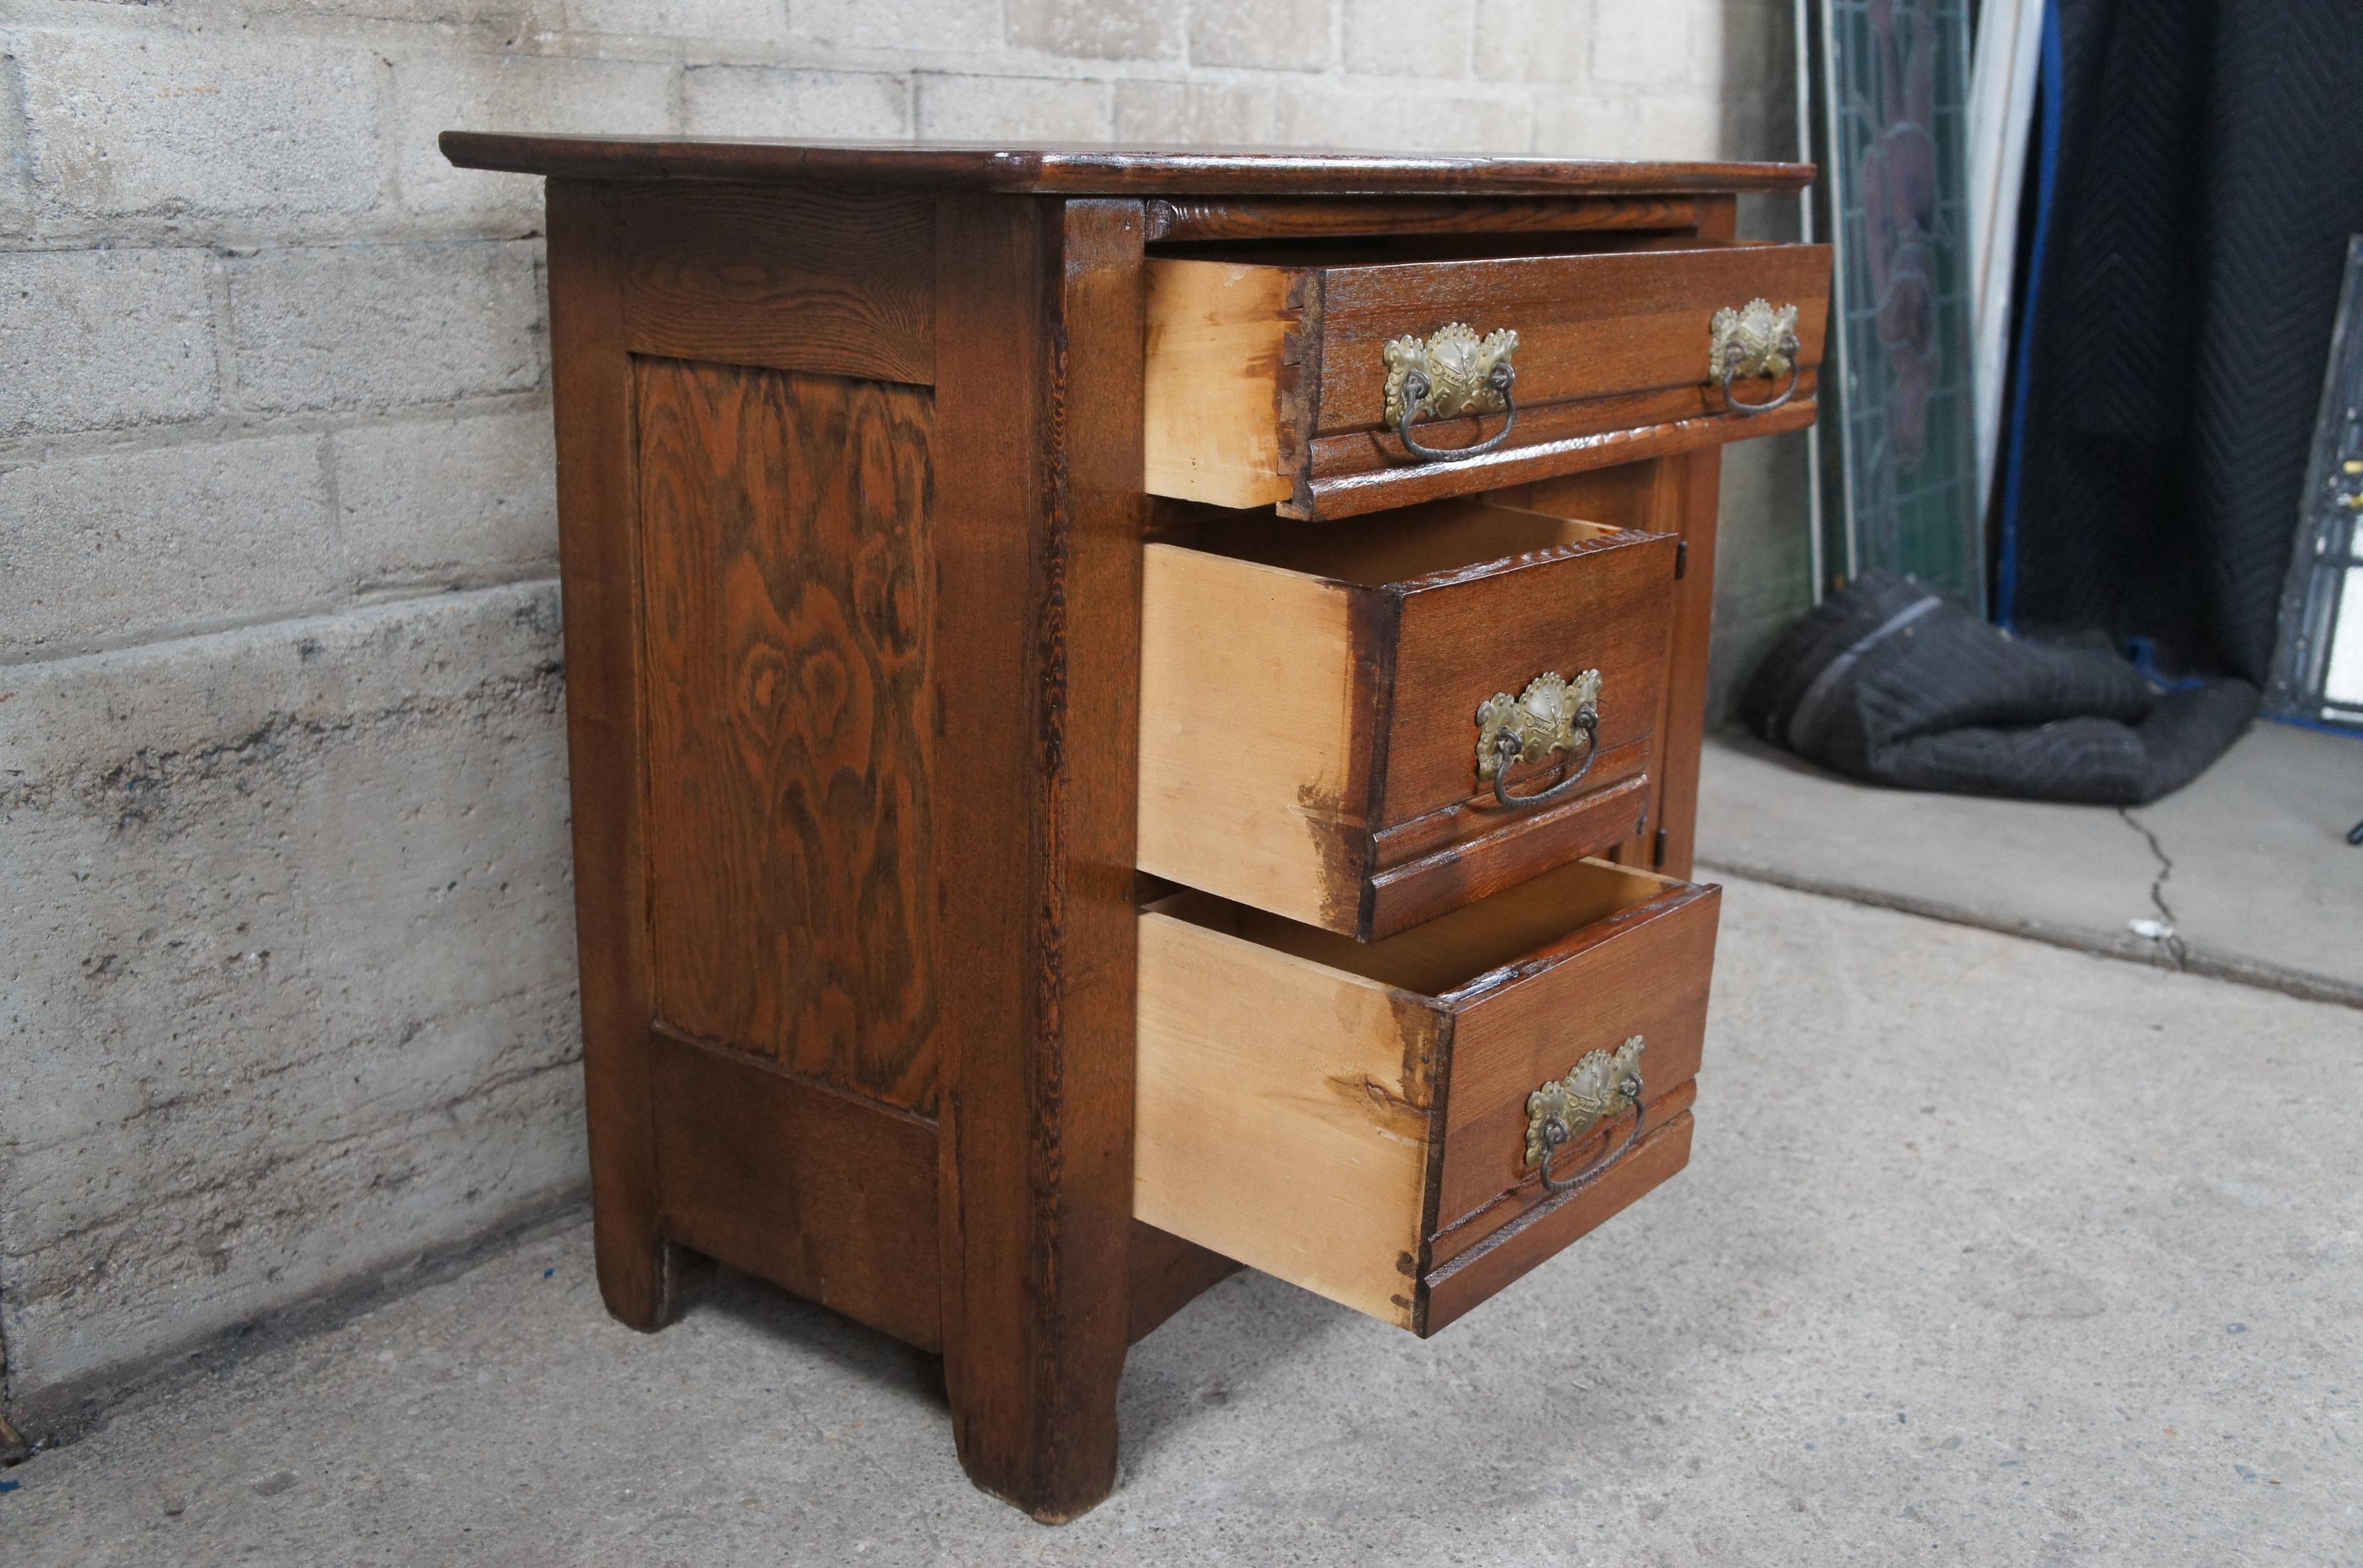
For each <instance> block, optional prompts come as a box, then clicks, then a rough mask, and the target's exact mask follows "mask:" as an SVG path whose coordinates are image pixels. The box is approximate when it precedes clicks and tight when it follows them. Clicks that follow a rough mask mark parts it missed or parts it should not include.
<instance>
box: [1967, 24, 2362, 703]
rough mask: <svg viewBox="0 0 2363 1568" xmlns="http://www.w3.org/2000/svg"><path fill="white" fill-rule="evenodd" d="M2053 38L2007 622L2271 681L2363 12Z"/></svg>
mask: <svg viewBox="0 0 2363 1568" xmlns="http://www.w3.org/2000/svg"><path fill="white" fill-rule="evenodd" d="M2058 24H2059V52H2058V78H2057V81H2058V109H2059V116H2060V119H2059V134H2058V156H2057V159H2056V160H2055V162H2054V165H2053V183H2052V187H2051V198H2050V204H2049V213H2048V221H2047V225H2046V227H2045V235H2044V238H2043V241H2042V245H2041V258H2040V262H2039V267H2038V271H2037V273H2036V278H2035V289H2034V303H2033V311H2034V315H2033V317H2032V329H2031V337H2029V339H2028V342H2027V350H2026V353H2025V357H2024V359H2023V360H2022V362H2021V366H2020V373H2021V375H2022V377H2023V378H2024V384H2025V400H2026V401H2025V419H2024V425H2023V434H2022V435H2021V436H2020V437H2019V439H2020V442H2021V447H2020V450H2019V453H2018V457H2019V459H2020V463H2021V468H2020V471H2019V478H2018V481H2017V483H2016V485H2015V488H2014V494H2015V500H2014V501H2013V500H2012V499H2011V498H2010V492H2006V494H2005V501H2004V506H2005V519H2004V524H2005V534H2004V537H2003V540H2002V562H2003V564H2002V584H2001V588H2002V595H2003V599H2002V608H2003V610H2004V611H2005V613H2007V614H2008V616H2009V618H2010V620H2011V622H2012V623H2013V624H2014V626H2015V627H2016V628H2017V629H2018V630H2020V631H2022V632H2024V633H2026V634H2030V635H2036V636H2046V635H2050V636H2071V635H2087V636H2089V635H2090V634H2091V633H2093V632H2096V631H2097V632H2100V633H2102V634H2105V635H2107V637H2108V638H2109V639H2110V641H2111V642H2112V643H2113V644H2115V645H2117V646H2124V645H2125V644H2126V643H2127V642H2129V641H2130V640H2132V639H2134V638H2147V639H2150V640H2151V641H2152V642H2153V643H2154V644H2155V646H2156V648H2157V651H2158V660H2159V663H2160V665H2161V666H2162V667H2163V668H2166V669H2168V670H2169V671H2178V672H2180V671H2191V672H2200V673H2213V674H2225V675H2233V676H2237V677H2240V678H2242V679H2247V680H2249V681H2252V682H2255V683H2258V684H2259V685H2261V684H2262V683H2263V681H2264V679H2265V676H2266V672H2267V667H2268V665H2269V662H2270V660H2271V657H2272V648H2273V624H2274V618H2275V613H2276V611H2277V609H2278V607H2279V604H2280V591H2281V581H2282V577H2283V574H2284V572H2285V571H2286V569H2287V568H2288V565H2289V556H2290V549H2291V541H2292V540H2293V538H2294V536H2295V533H2296V527H2297V512H2298V502H2299V491H2300V490H2301V488H2302V485H2303V482H2304V475H2305V461H2306V450H2307V446H2308V442H2309V440H2310V438H2311V436H2312V434H2313V423H2314V415H2315V411H2316V408H2317V405H2318V404H2319V403H2320V400H2321V395H2322V380H2323V370H2324V364H2325V362H2326V360H2327V358H2328V354H2329V345H2330V333H2331V326H2332V317H2333V315H2335V311H2336V307H2337V300H2338V285H2339V272H2340V268H2341V264H2342V262H2343V260H2344V258H2345V252H2346V237H2347V236H2348V235H2350V234H2353V233H2357V232H2363V0H2223V3H2222V4H2216V5H2205V4H2197V3H2195V0H2059V10H2058ZM2047 84H2048V79H2047ZM2038 160H2039V152H2038ZM2005 482H2006V483H2007V482H2008V480H2007V478H2006V479H2005Z"/></svg>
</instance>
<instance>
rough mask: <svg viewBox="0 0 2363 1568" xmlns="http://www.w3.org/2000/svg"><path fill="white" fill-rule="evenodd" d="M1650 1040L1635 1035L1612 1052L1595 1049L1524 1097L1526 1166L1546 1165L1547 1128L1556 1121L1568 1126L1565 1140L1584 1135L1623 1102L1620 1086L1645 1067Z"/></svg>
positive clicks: (1572, 1141) (1571, 1140) (1576, 1139)
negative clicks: (1643, 1060) (1643, 1059)
mask: <svg viewBox="0 0 2363 1568" xmlns="http://www.w3.org/2000/svg"><path fill="white" fill-rule="evenodd" d="M1646 1044H1647V1042H1646V1041H1645V1040H1644V1039H1643V1037H1642V1036H1640V1035H1638V1034H1636V1035H1634V1036H1633V1037H1632V1038H1631V1039H1629V1040H1627V1041H1625V1043H1624V1044H1622V1045H1619V1046H1618V1047H1617V1048H1616V1049H1615V1050H1614V1051H1592V1052H1588V1053H1586V1054H1585V1055H1584V1058H1583V1060H1581V1061H1580V1062H1578V1063H1577V1064H1576V1065H1575V1066H1573V1067H1572V1068H1571V1069H1570V1070H1569V1072H1568V1075H1567V1077H1563V1078H1555V1079H1553V1080H1552V1081H1551V1082H1549V1083H1547V1084H1545V1085H1543V1087H1542V1088H1538V1089H1537V1090H1535V1092H1534V1093H1532V1094H1530V1095H1528V1096H1526V1164H1528V1165H1540V1164H1542V1159H1543V1155H1544V1154H1546V1153H1548V1149H1549V1145H1548V1143H1546V1142H1545V1140H1544V1138H1543V1127H1544V1125H1545V1124H1546V1123H1548V1122H1549V1121H1554V1120H1556V1121H1558V1122H1559V1124H1560V1125H1561V1126H1563V1127H1565V1128H1566V1129H1567V1136H1566V1137H1565V1138H1564V1139H1563V1140H1561V1142H1564V1143H1575V1142H1577V1141H1578V1140H1580V1139H1581V1138H1582V1136H1583V1135H1584V1134H1585V1133H1586V1132H1591V1131H1592V1128H1593V1127H1595V1126H1597V1125H1598V1124H1599V1122H1600V1119H1601V1118H1602V1117H1603V1116H1605V1115H1607V1114H1608V1113H1609V1112H1610V1111H1611V1110H1614V1109H1615V1108H1616V1107H1618V1106H1620V1105H1622V1104H1624V1103H1625V1096H1624V1094H1623V1093H1622V1092H1621V1090H1620V1088H1619V1086H1620V1085H1622V1084H1623V1083H1624V1082H1625V1079H1626V1078H1628V1077H1633V1076H1635V1075H1636V1074H1638V1073H1639V1072H1640V1070H1641V1052H1642V1051H1643V1049H1644V1048H1645V1046H1646Z"/></svg>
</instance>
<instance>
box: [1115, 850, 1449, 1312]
mask: <svg viewBox="0 0 2363 1568" xmlns="http://www.w3.org/2000/svg"><path fill="white" fill-rule="evenodd" d="M1167 907H1168V906H1159V908H1157V909H1153V910H1151V911H1148V912H1146V913H1144V914H1142V915H1141V916H1140V1032H1139V1041H1140V1044H1139V1050H1140V1074H1139V1110H1138V1112H1137V1155H1136V1164H1135V1181H1136V1187H1135V1191H1136V1198H1135V1200H1134V1212H1135V1213H1136V1214H1137V1215H1138V1216H1139V1217H1140V1218H1141V1219H1142V1220H1146V1221H1148V1223H1149V1224H1151V1225H1155V1226H1157V1227H1158V1228H1159V1229H1160V1230H1164V1231H1171V1232H1172V1233H1173V1234H1175V1235H1177V1236H1181V1237H1183V1238H1185V1239H1187V1240H1189V1241H1193V1242H1197V1243H1198V1244H1199V1245H1201V1246H1204V1247H1206V1248H1208V1249H1210V1250H1212V1251H1214V1252H1217V1253H1222V1254H1224V1255H1225V1256H1226V1257H1235V1258H1237V1259H1238V1260H1239V1261H1240V1262H1242V1263H1244V1264H1248V1266H1249V1267H1251V1268H1259V1269H1261V1270H1263V1271H1264V1272H1265V1273H1267V1274H1272V1275H1279V1276H1280V1277H1281V1278H1282V1279H1285V1280H1288V1281H1289V1282H1290V1283H1292V1284H1294V1285H1299V1286H1304V1288H1305V1289H1307V1290H1310V1291H1313V1292H1315V1294H1317V1295H1321V1296H1326V1297H1328V1298H1329V1299H1330V1300H1332V1301H1337V1302H1342V1303H1343V1304H1345V1305H1346V1306H1348V1307H1351V1308H1353V1309H1355V1310H1357V1311H1359V1312H1366V1313H1369V1314H1370V1316H1371V1317H1374V1318H1377V1319H1379V1320H1381V1321H1383V1322H1390V1323H1393V1324H1395V1325H1397V1326H1398V1327H1402V1328H1409V1327H1410V1326H1411V1323H1412V1310H1413V1294H1414V1286H1415V1284H1416V1282H1417V1259H1418V1252H1419V1245H1420V1237H1421V1219H1422V1216H1423V1213H1424V1211H1425V1200H1426V1188H1427V1157H1428V1153H1427V1151H1428V1139H1429V1134H1430V1132H1431V1122H1432V1118H1433V1104H1434V1088H1435V1083H1436V1078H1437V1069H1438V1067H1439V1066H1440V1065H1441V1060H1442V1057H1443V1054H1444V1051H1445V1047H1446V1041H1447V1038H1448V1031H1449V1021H1448V1016H1447V1014H1446V1012H1445V1010H1444V1009H1442V1008H1441V1007H1438V1006H1437V1005H1435V1004H1434V1003H1433V1002H1432V1001H1428V1000H1426V999H1422V998H1419V997H1417V996H1415V995H1411V994H1407V993H1405V992H1403V991H1401V990H1398V989H1396V988H1392V987H1390V986H1387V985H1384V984H1382V983H1381V982H1379V981H1376V980H1370V979H1367V978H1364V977H1360V976H1359V975H1354V974H1350V973H1347V972H1344V971H1341V970H1338V969H1334V968H1329V967H1326V966H1322V965H1319V964H1313V963H1307V962H1305V961H1304V960H1302V959H1299V958H1296V957H1293V956H1292V955H1288V954H1286V953H1283V952H1280V951H1277V950H1275V949H1273V948H1270V947H1268V946H1265V945H1263V944H1259V943H1258V942H1256V941H1254V940H1252V939H1249V938H1243V937H1239V936H1234V935H1230V934H1228V933H1226V932H1224V931H1222V930H1219V929H1210V928H1209V927H1208V926H1206V925H1202V924H1198V923H1194V922H1193V921H1192V920H1190V919H1186V918H1182V915H1181V914H1180V913H1175V912H1166V909H1167ZM1170 907H1171V908H1173V909H1174V910H1177V911H1186V912H1188V913H1194V914H1197V915H1198V917H1199V918H1200V919H1204V920H1209V921H1213V922H1217V923H1220V922H1222V921H1223V919H1224V915H1225V913H1226V911H1224V910H1222V909H1221V908H1219V907H1217V906H1216V905H1215V904H1214V903H1213V902H1212V901H1210V900H1204V896H1203V895H1184V896H1183V898H1182V900H1177V901H1176V902H1175V904H1173V905H1172V906H1170Z"/></svg>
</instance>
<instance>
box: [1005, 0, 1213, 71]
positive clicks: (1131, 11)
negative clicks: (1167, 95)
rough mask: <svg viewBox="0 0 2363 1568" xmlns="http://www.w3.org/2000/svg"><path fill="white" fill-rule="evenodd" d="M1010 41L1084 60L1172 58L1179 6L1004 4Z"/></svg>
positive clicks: (1102, 0)
mask: <svg viewBox="0 0 2363 1568" xmlns="http://www.w3.org/2000/svg"><path fill="white" fill-rule="evenodd" d="M1003 3H1004V7H1005V16H1006V20H1005V21H1004V28H1005V30H1006V36H1007V38H1008V40H1009V42H1010V43H1011V44H1012V45H1014V46H1015V47H1016V48H1018V49H1038V50H1042V51H1043V52H1045V53H1047V54H1058V55H1065V56H1067V57H1068V58H1069V59H1085V60H1172V59H1175V58H1176V57H1178V56H1179V55H1180V54H1181V52H1182V7H1181V6H1177V5H1174V4H1173V3H1172V0H1003Z"/></svg>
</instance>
